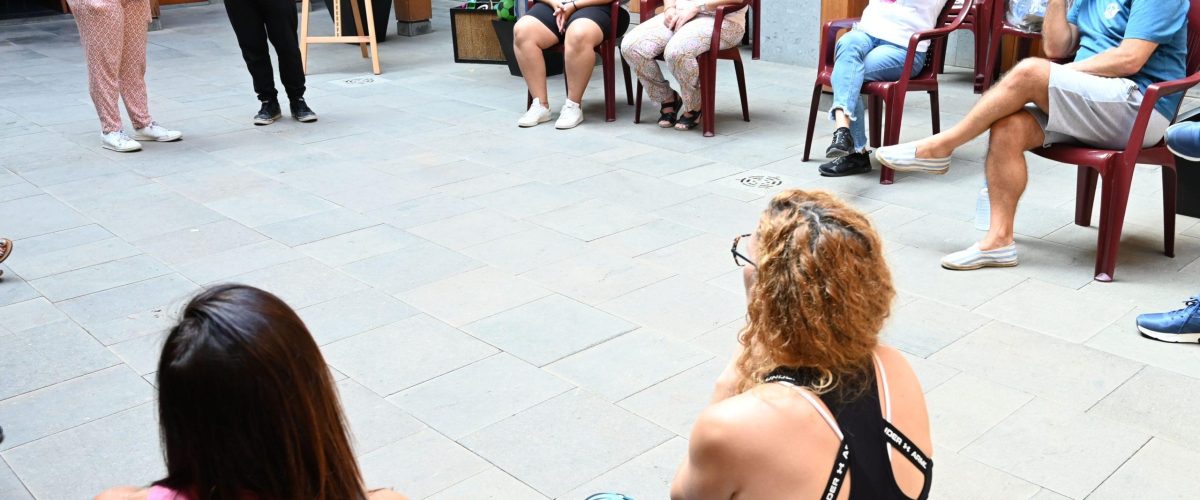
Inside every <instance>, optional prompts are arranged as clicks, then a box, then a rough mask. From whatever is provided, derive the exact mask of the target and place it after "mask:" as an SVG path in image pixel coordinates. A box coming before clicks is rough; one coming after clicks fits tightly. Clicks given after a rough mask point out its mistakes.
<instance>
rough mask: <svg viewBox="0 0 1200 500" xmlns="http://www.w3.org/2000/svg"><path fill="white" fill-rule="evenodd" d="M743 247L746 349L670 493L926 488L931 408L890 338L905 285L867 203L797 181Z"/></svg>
mask: <svg viewBox="0 0 1200 500" xmlns="http://www.w3.org/2000/svg"><path fill="white" fill-rule="evenodd" d="M739 240H740V241H739ZM740 242H744V243H741V245H740V246H739V243H740ZM733 254H734V260H735V261H737V262H738V264H739V265H742V266H745V267H744V268H745V274H744V276H745V278H746V294H747V298H748V301H749V307H748V310H749V314H748V323H747V325H746V327H745V329H744V330H742V333H741V335H740V339H739V341H740V344H741V352H740V353H738V354H737V355H736V356H735V358H734V360H733V361H732V362H731V363H730V366H729V367H728V368H727V369H726V371H725V373H724V374H723V375H722V376H721V379H720V380H719V381H718V383H717V389H716V391H715V394H714V395H713V402H712V403H711V404H710V405H709V407H708V408H706V409H705V410H704V411H703V412H702V413H701V414H700V416H699V418H698V419H697V421H696V424H695V426H694V427H693V429H692V437H691V441H690V443H689V451H688V457H687V458H686V459H685V461H684V463H683V466H682V467H681V468H680V470H679V473H678V474H677V475H676V477H675V480H674V482H673V484H672V485H671V498H672V499H673V500H681V499H687V500H698V499H722V500H724V499H729V498H734V497H736V498H739V499H755V498H765V499H777V498H802V499H810V498H821V499H828V500H838V499H841V500H846V499H868V498H869V499H893V498H919V499H923V498H926V497H927V496H928V494H929V486H930V484H931V480H932V477H933V476H932V474H933V462H932V460H931V459H930V456H929V453H930V452H931V451H932V449H933V447H932V442H931V439H930V434H929V415H928V413H927V412H926V409H925V398H924V395H923V393H922V391H921V385H920V383H919V382H918V381H917V377H916V375H915V374H914V373H913V371H912V367H910V366H909V364H908V362H907V361H906V360H905V359H904V357H903V356H901V354H900V353H899V351H896V350H895V349H892V348H890V347H886V346H883V345H880V344H879V332H880V330H881V329H882V328H883V324H884V321H885V320H886V319H887V317H888V314H889V310H890V309H891V304H892V299H893V298H894V296H895V289H894V288H893V287H892V278H891V272H890V271H889V270H888V267H887V263H886V262H885V261H884V258H883V251H882V240H881V239H880V238H879V235H878V234H876V233H875V230H874V229H873V228H872V227H871V224H870V222H869V221H868V220H867V217H866V216H864V215H863V214H862V213H860V212H858V211H857V210H855V209H853V208H851V207H849V206H848V205H846V204H845V203H844V202H842V201H841V200H839V199H837V198H835V197H834V196H832V195H830V194H828V193H825V192H820V191H815V192H809V191H801V190H789V191H785V192H782V193H780V194H778V195H776V196H775V197H774V198H773V199H772V200H771V202H770V204H769V205H768V207H767V210H766V211H765V212H764V213H763V216H762V218H761V219H760V220H759V223H758V229H757V231H756V232H755V233H754V234H753V235H743V236H742V237H739V238H738V239H737V240H734V248H733Z"/></svg>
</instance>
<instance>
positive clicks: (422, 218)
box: [264, 193, 503, 229]
mask: <svg viewBox="0 0 1200 500" xmlns="http://www.w3.org/2000/svg"><path fill="white" fill-rule="evenodd" d="M480 208H482V207H481V206H480V205H477V204H476V202H475V201H473V200H462V199H459V198H455V197H452V196H446V195H443V194H440V193H434V194H431V195H429V196H424V197H421V198H417V199H415V200H409V201H405V202H401V203H397V204H395V205H389V206H386V207H383V208H380V209H377V210H372V211H371V212H369V213H368V214H367V217H371V218H376V219H378V220H380V221H382V222H386V223H388V224H391V225H392V226H395V227H398V228H401V229H407V228H410V227H415V226H421V225H425V224H429V223H431V222H437V221H440V220H443V219H447V218H450V217H454V216H456V215H462V214H465V213H468V212H474V211H475V210H478V209H480ZM502 213H503V212H502ZM264 229H265V228H264Z"/></svg>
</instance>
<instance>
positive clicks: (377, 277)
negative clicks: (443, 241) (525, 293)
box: [342, 242, 483, 294]
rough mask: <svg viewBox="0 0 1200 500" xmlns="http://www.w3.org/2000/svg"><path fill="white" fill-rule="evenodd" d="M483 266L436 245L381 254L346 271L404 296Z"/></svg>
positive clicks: (428, 244)
mask: <svg viewBox="0 0 1200 500" xmlns="http://www.w3.org/2000/svg"><path fill="white" fill-rule="evenodd" d="M481 266H483V264H482V263H481V262H479V261H477V260H475V259H472V258H470V257H467V256H465V255H463V254H461V253H458V252H455V251H453V250H450V249H448V248H445V247H442V246H439V245H435V244H433V243H424V242H418V243H415V244H413V245H412V246H411V247H408V248H405V249H404V250H397V251H395V252H390V253H385V254H383V255H377V256H375V257H371V258H368V259H363V260H360V261H358V262H354V263H352V264H348V265H346V266H344V267H342V270H343V271H345V272H346V274H349V275H350V276H353V277H355V278H358V279H359V280H362V281H363V282H365V283H367V284H369V285H371V286H373V287H375V288H377V289H379V290H382V291H384V292H386V293H393V294H394V293H400V292H404V291H408V290H411V289H413V288H416V287H419V286H421V285H424V284H427V283H432V282H434V281H437V280H440V279H444V278H447V277H450V276H454V275H456V274H459V273H463V272H466V271H470V270H472V269H475V268H478V267H481Z"/></svg>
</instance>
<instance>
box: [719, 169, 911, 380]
mask: <svg viewBox="0 0 1200 500" xmlns="http://www.w3.org/2000/svg"><path fill="white" fill-rule="evenodd" d="M754 244H755V248H756V254H755V262H756V264H757V266H756V267H757V269H756V271H755V272H756V278H757V279H756V281H755V283H754V284H753V285H752V286H751V288H750V290H749V308H748V310H749V320H748V321H747V325H746V328H745V329H744V330H742V332H741V335H740V336H739V340H740V342H741V343H742V344H743V345H744V346H746V349H745V350H744V352H743V353H742V355H741V357H740V358H739V359H738V362H737V363H738V368H739V371H740V372H741V375H742V379H741V381H740V384H739V386H738V388H739V391H746V390H748V389H749V388H751V387H753V386H754V385H756V384H758V383H760V382H761V380H762V379H763V377H764V376H765V375H766V374H767V373H769V372H770V371H771V370H772V369H774V368H775V367H779V366H787V367H797V368H809V369H815V370H817V371H818V372H820V374H821V380H820V381H819V382H818V383H816V384H814V385H815V386H814V387H811V389H812V390H813V391H815V392H817V393H818V394H823V393H826V392H829V391H831V390H833V389H834V388H839V389H840V390H842V391H850V392H851V393H853V392H855V391H858V390H861V389H862V388H864V387H865V385H866V382H867V379H866V377H867V376H874V372H873V371H871V370H870V367H871V364H870V360H871V353H872V351H873V350H874V349H875V346H876V345H877V344H878V339H879V331H880V329H881V328H882V327H883V323H884V320H886V319H887V316H888V314H889V311H890V309H891V303H892V299H893V297H894V296H895V290H894V289H893V288H892V277H891V272H890V271H889V270H888V267H887V263H886V262H885V261H884V258H883V249H882V243H881V240H880V238H879V235H878V234H876V233H875V230H874V229H873V228H871V223H870V222H869V221H868V220H867V217H866V216H864V215H863V214H862V213H860V212H859V211H857V210H855V209H853V208H851V207H849V206H848V205H846V204H845V202H843V201H841V200H839V199H838V198H836V197H834V196H833V195H831V194H829V193H826V192H824V191H801V190H788V191H784V192H781V193H779V194H777V195H775V197H774V198H772V199H771V202H770V204H769V205H768V206H767V209H766V211H764V212H763V215H762V218H761V219H760V220H759V223H758V230H757V232H756V233H755V240H754Z"/></svg>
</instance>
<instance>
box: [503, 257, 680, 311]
mask: <svg viewBox="0 0 1200 500" xmlns="http://www.w3.org/2000/svg"><path fill="white" fill-rule="evenodd" d="M673 274H674V273H672V272H671V271H668V270H666V269H663V268H661V267H658V266H655V265H650V264H644V263H641V262H638V261H637V260H635V259H631V258H628V257H624V256H620V255H617V254H612V253H609V252H606V251H592V252H586V253H583V254H581V255H578V256H575V257H572V258H570V259H567V260H561V261H558V262H551V263H545V264H542V265H539V266H538V267H537V268H535V269H533V270H532V271H529V272H527V273H525V274H523V275H522V276H523V277H525V278H528V279H530V280H533V281H535V282H537V283H539V284H541V285H542V286H545V287H547V288H550V289H551V290H554V291H556V292H558V293H561V294H563V295H566V296H568V297H571V298H573V299H575V300H578V301H580V302H583V303H586V304H599V303H601V302H605V301H608V300H611V299H615V298H617V297H620V296H621V295H624V294H626V293H629V292H632V291H634V290H637V289H639V288H642V287H644V286H647V285H650V284H652V283H656V282H658V281H662V280H664V279H666V278H669V277H671V276H672V275H673Z"/></svg>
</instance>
